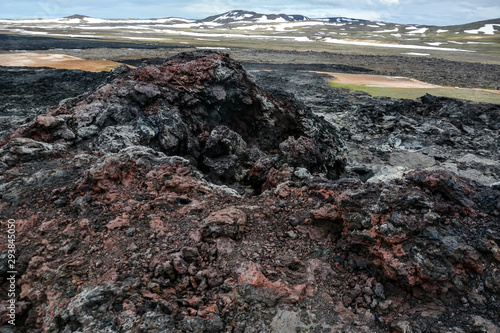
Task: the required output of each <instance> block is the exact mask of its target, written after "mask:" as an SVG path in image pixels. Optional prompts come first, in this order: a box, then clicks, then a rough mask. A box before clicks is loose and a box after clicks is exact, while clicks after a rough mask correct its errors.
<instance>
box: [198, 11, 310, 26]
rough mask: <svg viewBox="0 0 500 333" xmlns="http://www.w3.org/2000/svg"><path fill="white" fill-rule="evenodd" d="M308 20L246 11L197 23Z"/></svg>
mask: <svg viewBox="0 0 500 333" xmlns="http://www.w3.org/2000/svg"><path fill="white" fill-rule="evenodd" d="M306 20H310V18H308V17H307V16H304V15H287V14H259V13H256V12H250V11H246V10H231V11H229V12H226V13H223V14H219V15H213V16H209V17H207V18H205V19H203V20H199V22H214V23H233V22H242V21H247V22H261V23H264V22H266V23H269V22H295V21H306Z"/></svg>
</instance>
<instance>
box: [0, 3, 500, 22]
mask: <svg viewBox="0 0 500 333" xmlns="http://www.w3.org/2000/svg"><path fill="white" fill-rule="evenodd" d="M233 9H245V10H251V11H256V12H259V13H264V14H268V13H285V14H302V15H306V16H310V17H335V16H345V17H352V18H360V19H369V20H380V21H386V22H392V23H415V24H432V25H452V24H463V23H468V22H473V21H480V20H488V19H493V18H500V0H474V1H462V0H443V1H439V0H437V1H436V0H309V1H304V0H300V1H299V0H291V1H290V0H289V1H286V2H284V1H283V0H246V1H237V0H182V1H159V0H82V1H74V0H1V1H0V18H35V17H36V18H40V17H42V18H54V17H63V16H69V15H73V14H82V15H88V16H92V17H98V18H159V17H171V16H176V17H183V18H192V19H200V18H205V17H207V16H210V15H214V14H220V13H223V12H226V11H229V10H233Z"/></svg>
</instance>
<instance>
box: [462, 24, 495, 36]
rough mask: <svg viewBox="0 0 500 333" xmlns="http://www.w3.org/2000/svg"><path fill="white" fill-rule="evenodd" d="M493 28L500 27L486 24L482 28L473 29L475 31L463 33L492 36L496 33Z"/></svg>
mask: <svg viewBox="0 0 500 333" xmlns="http://www.w3.org/2000/svg"><path fill="white" fill-rule="evenodd" d="M495 26H497V27H500V24H486V25H485V26H484V27H482V28H479V29H475V30H465V31H464V32H465V33H466V34H475V35H478V34H479V33H480V32H482V33H483V34H485V35H494V34H495V32H496V31H498V30H495Z"/></svg>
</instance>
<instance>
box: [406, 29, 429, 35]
mask: <svg viewBox="0 0 500 333" xmlns="http://www.w3.org/2000/svg"><path fill="white" fill-rule="evenodd" d="M427 30H429V28H420V29H417V30H412V31H410V32H408V34H409V35H416V34H424V33H425V32H426V31H427Z"/></svg>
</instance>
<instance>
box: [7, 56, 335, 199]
mask: <svg viewBox="0 0 500 333" xmlns="http://www.w3.org/2000/svg"><path fill="white" fill-rule="evenodd" d="M279 97H280V98H275V97H274V96H272V95H270V94H268V93H266V92H264V91H262V90H260V89H259V88H258V87H257V86H256V85H255V82H254V80H253V78H252V77H251V76H249V75H248V74H247V73H246V72H245V71H244V70H243V68H242V67H241V65H239V64H238V63H236V62H235V61H233V60H231V59H229V58H228V56H227V55H223V54H216V53H209V52H195V53H185V54H180V55H178V56H176V57H174V58H171V59H169V60H167V61H166V62H165V63H164V64H163V65H161V66H146V67H143V68H139V69H137V70H134V71H131V72H130V73H128V74H126V75H123V76H122V77H120V78H118V79H116V80H115V81H113V82H112V83H110V84H107V85H105V86H103V87H102V88H100V89H98V90H97V91H96V92H94V93H93V94H91V95H89V96H88V97H87V98H85V100H83V101H81V102H79V103H78V104H76V105H72V104H69V105H64V104H63V105H62V106H60V107H58V108H55V109H52V110H51V111H50V112H49V113H48V114H44V115H41V116H39V117H37V118H36V119H35V120H34V122H33V123H30V124H29V125H27V126H25V127H23V128H21V129H20V130H19V131H18V132H17V133H15V134H14V135H13V137H18V136H22V137H30V138H32V139H34V140H37V141H42V142H47V143H59V144H66V145H76V146H77V147H78V148H79V149H82V150H83V151H86V152H98V151H102V152H104V153H108V152H112V153H116V152H119V151H120V150H121V149H124V148H127V147H130V146H134V145H144V146H149V147H152V148H154V149H155V150H158V151H161V152H163V153H165V154H167V155H179V156H183V157H185V158H187V159H189V160H190V161H191V162H192V163H193V164H194V165H195V166H197V167H198V168H199V169H200V170H202V171H204V172H206V173H207V174H208V175H210V176H211V179H212V180H214V181H219V182H220V183H227V184H231V183H235V182H236V181H237V180H246V182H247V183H251V184H252V185H253V186H254V187H255V189H257V190H260V186H261V185H262V183H263V182H264V181H265V179H266V177H267V174H263V175H259V177H251V178H250V177H247V173H248V170H250V169H251V168H252V165H253V164H255V163H256V162H257V161H258V160H259V159H268V160H269V157H272V161H273V163H272V164H271V165H269V169H268V170H266V171H269V170H270V169H271V168H274V169H279V168H281V167H282V166H283V165H284V164H287V165H289V166H290V167H295V166H300V167H305V168H308V169H309V171H310V172H319V173H324V174H326V175H327V176H328V177H330V178H335V177H338V176H339V175H340V174H341V173H342V172H343V168H344V166H345V159H344V157H343V155H342V151H343V142H342V140H341V139H340V136H339V135H338V133H337V130H336V129H335V128H334V126H332V125H331V124H329V123H327V122H326V121H323V120H321V119H319V118H317V117H316V116H314V115H313V114H312V112H311V111H309V110H306V109H305V108H304V107H303V106H301V105H299V104H298V103H297V102H295V101H294V100H293V99H292V98H291V97H290V96H284V95H283V96H279ZM296 142H298V143H300V144H296ZM299 155H300V157H299ZM274 157H276V158H274ZM7 162H8V161H7Z"/></svg>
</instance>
